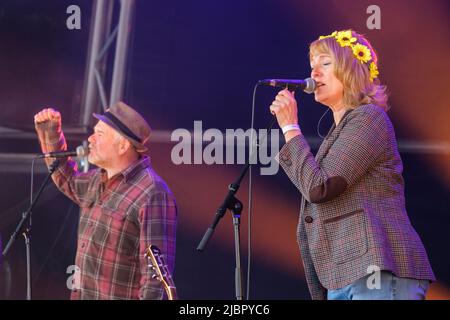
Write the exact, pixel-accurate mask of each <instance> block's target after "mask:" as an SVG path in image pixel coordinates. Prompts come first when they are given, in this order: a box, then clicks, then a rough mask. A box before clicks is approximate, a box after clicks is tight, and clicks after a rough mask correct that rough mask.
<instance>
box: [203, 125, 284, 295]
mask: <svg viewBox="0 0 450 320" xmlns="http://www.w3.org/2000/svg"><path fill="white" fill-rule="evenodd" d="M276 121H277V119H276V117H275V116H274V117H273V118H272V120H271V122H270V124H269V126H268V127H267V129H266V130H267V134H268V133H269V131H270V130H271V129H272V127H273V126H274V124H275V122H276ZM266 137H267V136H266ZM251 143H253V141H250V144H251ZM258 150H259V142H257V143H256V150H255V151H254V153H253V154H252V155H250V157H249V160H250V159H253V155H256V154H258ZM250 166H251V164H250V161H247V162H246V164H245V165H244V167H243V168H242V170H241V173H240V174H239V176H238V178H237V180H236V181H235V182H233V183H231V184H230V185H229V186H228V193H227V195H226V196H225V199H224V200H223V202H222V204H221V205H220V207H219V208H218V209H217V211H216V215H215V217H214V220H213V223H212V224H211V226H210V227H209V228H208V229H207V230H206V232H205V234H204V235H203V238H202V240H201V241H200V243H199V245H198V246H197V250H198V251H203V250H204V249H205V247H206V245H207V244H208V241H209V239H210V238H211V236H212V234H213V233H214V230H215V228H216V226H217V224H218V223H219V221H220V219H222V217H223V216H224V215H225V213H226V211H227V209H228V210H231V211H232V212H233V225H234V242H235V246H234V247H235V251H236V268H235V286H236V300H243V294H242V291H243V288H242V272H241V255H240V237H239V227H240V219H241V212H242V208H243V205H242V202H241V201H240V200H239V199H237V198H236V197H235V194H236V193H237V192H238V190H239V187H240V184H241V182H242V179H244V176H245V175H246V173H247V171H248V169H249V168H250Z"/></svg>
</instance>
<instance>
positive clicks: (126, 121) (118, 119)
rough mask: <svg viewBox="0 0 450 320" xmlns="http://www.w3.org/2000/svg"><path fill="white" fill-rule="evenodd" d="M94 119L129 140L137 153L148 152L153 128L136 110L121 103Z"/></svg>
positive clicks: (95, 115) (96, 115)
mask: <svg viewBox="0 0 450 320" xmlns="http://www.w3.org/2000/svg"><path fill="white" fill-rule="evenodd" d="M94 117H96V118H97V119H98V120H101V121H103V122H105V123H106V124H107V125H109V126H111V127H113V128H114V129H115V130H116V131H117V132H119V133H120V134H121V135H122V136H124V137H125V138H126V139H128V140H129V141H130V142H131V143H132V144H133V145H134V146H135V148H136V151H137V152H146V151H147V150H148V142H149V138H150V132H151V128H150V126H149V124H148V123H147V121H145V119H144V118H143V117H142V116H141V115H140V114H139V113H137V111H136V110H134V109H133V108H131V107H130V106H128V105H126V104H125V103H123V102H121V101H119V102H118V103H116V104H115V105H113V106H112V107H110V108H108V109H106V111H105V112H104V113H103V114H97V113H94Z"/></svg>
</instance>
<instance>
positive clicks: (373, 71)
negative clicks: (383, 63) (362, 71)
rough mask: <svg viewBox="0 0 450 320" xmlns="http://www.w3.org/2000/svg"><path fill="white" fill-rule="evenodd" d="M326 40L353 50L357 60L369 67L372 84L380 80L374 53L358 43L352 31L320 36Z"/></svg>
mask: <svg viewBox="0 0 450 320" xmlns="http://www.w3.org/2000/svg"><path fill="white" fill-rule="evenodd" d="M326 38H334V39H336V42H337V43H338V44H339V45H340V46H341V47H343V48H344V47H349V48H350V49H352V51H353V55H354V56H355V58H356V59H358V60H359V62H361V63H365V64H366V65H367V66H368V67H369V72H370V82H373V80H374V79H375V78H378V75H379V72H378V67H377V65H376V63H375V61H373V60H372V53H371V52H370V49H369V48H368V47H367V46H366V45H364V44H361V43H358V42H357V40H358V39H356V38H355V37H353V35H352V31H351V30H345V31H334V32H333V33H332V34H330V35H327V36H320V37H319V40H322V39H326ZM369 62H370V63H369Z"/></svg>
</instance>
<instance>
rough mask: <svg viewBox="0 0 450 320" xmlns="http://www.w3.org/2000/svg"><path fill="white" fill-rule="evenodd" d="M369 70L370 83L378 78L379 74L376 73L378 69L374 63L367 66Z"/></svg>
mask: <svg viewBox="0 0 450 320" xmlns="http://www.w3.org/2000/svg"><path fill="white" fill-rule="evenodd" d="M369 70H370V81H371V82H373V79H375V78H378V75H379V74H380V73H379V72H378V67H377V65H376V64H375V62H372V63H371V64H370V66H369Z"/></svg>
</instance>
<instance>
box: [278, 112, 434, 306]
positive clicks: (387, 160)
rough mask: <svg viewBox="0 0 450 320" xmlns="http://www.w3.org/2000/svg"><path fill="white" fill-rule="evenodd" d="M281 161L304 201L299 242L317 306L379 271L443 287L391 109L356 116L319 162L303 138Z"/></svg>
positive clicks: (349, 115)
mask: <svg viewBox="0 0 450 320" xmlns="http://www.w3.org/2000/svg"><path fill="white" fill-rule="evenodd" d="M278 156H279V159H278V160H279V162H280V165H281V166H282V167H283V169H284V170H285V172H286V173H287V175H288V177H289V178H290V180H291V181H292V182H293V183H294V184H295V186H296V187H297V188H298V190H299V191H300V193H301V195H302V201H301V208H300V216H299V223H298V229H297V240H298V243H299V247H300V253H301V256H302V260H303V265H304V270H305V277H306V280H307V283H308V287H309V290H310V293H311V296H312V298H313V299H325V298H326V292H327V289H338V288H342V287H344V286H346V285H348V284H350V283H352V282H354V281H356V280H358V279H360V278H362V277H364V276H367V275H369V274H371V273H372V272H373V271H376V270H388V271H391V272H392V273H394V274H395V275H396V276H398V277H407V278H415V279H428V280H430V281H434V280H435V277H434V274H433V271H432V269H431V266H430V263H429V260H428V257H427V254H426V251H425V248H424V246H423V244H422V242H421V240H420V238H419V236H418V234H417V233H416V231H415V230H414V228H413V226H412V225H411V223H410V220H409V218H408V215H407V213H406V209H405V198H404V182H403V178H402V171H403V165H402V161H401V158H400V155H399V152H398V149H397V142H396V139H395V133H394V129H393V126H392V123H391V121H390V119H389V117H388V116H387V114H386V112H385V111H384V110H383V109H381V108H379V107H377V106H375V105H362V106H359V107H358V108H356V109H353V110H348V111H347V112H346V113H345V115H344V116H343V118H342V120H341V121H340V123H339V124H338V125H337V126H335V125H333V127H332V128H331V129H330V132H329V133H328V135H327V136H326V137H325V139H324V141H323V142H322V144H321V146H320V148H319V150H318V152H317V154H316V156H315V157H314V156H313V154H312V153H311V149H310V146H309V145H308V143H307V141H306V139H305V138H304V136H303V135H299V136H297V137H295V138H293V139H291V140H290V141H289V142H288V143H286V144H285V145H284V146H283V147H282V149H281V150H280V153H279V155H278Z"/></svg>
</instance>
